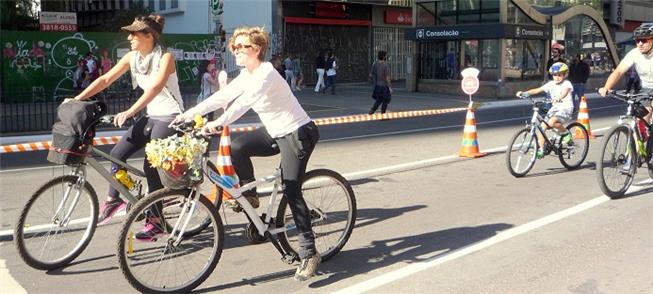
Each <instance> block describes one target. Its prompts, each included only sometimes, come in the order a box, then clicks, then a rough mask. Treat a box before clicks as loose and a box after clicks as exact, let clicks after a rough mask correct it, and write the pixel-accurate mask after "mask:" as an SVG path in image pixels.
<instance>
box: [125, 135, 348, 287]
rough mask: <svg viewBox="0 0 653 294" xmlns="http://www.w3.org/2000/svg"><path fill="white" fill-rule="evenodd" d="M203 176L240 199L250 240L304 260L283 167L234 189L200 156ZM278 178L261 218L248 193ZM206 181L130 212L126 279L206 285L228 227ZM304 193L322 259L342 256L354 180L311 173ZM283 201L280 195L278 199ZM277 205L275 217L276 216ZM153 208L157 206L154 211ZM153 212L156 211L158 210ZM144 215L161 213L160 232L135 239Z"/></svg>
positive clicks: (153, 196) (156, 195)
mask: <svg viewBox="0 0 653 294" xmlns="http://www.w3.org/2000/svg"><path fill="white" fill-rule="evenodd" d="M176 128H177V129H178V130H179V131H181V132H184V133H190V134H192V135H193V136H196V137H201V136H199V134H198V132H197V131H196V130H193V129H192V126H189V125H187V124H186V125H184V124H182V125H181V126H177V127H176ZM203 161H204V164H203V175H204V178H205V179H208V180H209V181H210V182H211V183H213V184H214V185H216V186H217V187H218V190H219V191H218V195H221V194H222V192H223V191H224V192H227V193H229V195H232V196H233V198H235V200H236V201H237V202H238V203H240V205H241V207H242V208H243V212H244V213H245V216H246V217H247V219H248V220H249V224H248V225H247V229H246V231H247V236H248V238H249V239H250V240H253V241H257V242H263V241H266V240H269V241H270V242H271V243H272V245H274V247H275V248H276V249H277V251H278V252H279V253H280V255H281V259H282V261H284V262H286V263H288V264H291V263H293V262H295V261H299V258H298V255H297V250H298V249H297V248H298V246H299V244H298V241H297V238H296V236H297V233H298V232H297V230H296V227H295V224H294V221H293V218H292V212H291V211H290V207H289V205H288V200H287V199H286V198H285V197H279V194H280V193H281V194H283V191H281V189H282V188H281V187H282V186H281V170H280V169H276V170H275V172H274V173H273V174H272V175H270V176H267V177H263V178H260V179H258V180H257V181H254V182H251V183H248V184H246V185H243V186H242V187H240V188H234V187H233V186H232V184H233V183H231V182H229V178H228V177H223V176H221V175H220V174H219V172H218V169H217V168H216V166H215V165H214V164H213V163H212V162H211V161H209V160H208V159H207V154H204V157H203ZM269 183H273V187H272V191H271V194H270V197H269V202H268V206H267V209H266V210H265V213H263V214H261V215H259V214H258V212H257V211H256V209H254V208H253V207H252V205H251V204H250V203H249V201H247V200H245V198H244V197H242V193H243V192H244V191H247V190H250V189H252V188H254V187H260V186H261V185H264V184H269ZM200 184H201V181H196V182H193V183H190V184H189V185H188V186H187V187H185V188H183V189H170V188H164V189H161V190H157V191H155V192H153V193H150V194H149V195H148V197H147V198H145V199H142V200H141V201H139V202H138V203H137V204H136V205H135V206H134V207H133V208H132V210H130V212H129V213H128V215H127V218H126V220H125V222H123V223H122V228H121V230H120V233H119V237H118V238H119V240H118V253H117V257H118V262H119V265H120V269H121V271H122V273H123V275H124V276H125V278H126V279H127V281H128V282H129V283H130V284H131V285H132V286H133V287H134V288H136V289H137V290H138V291H141V292H148V293H152V292H154V293H179V292H188V291H190V290H192V289H194V288H195V287H197V286H199V285H200V284H201V283H202V282H204V281H205V280H206V279H207V278H208V277H209V276H210V275H211V273H212V272H213V270H214V269H215V267H216V265H217V263H218V261H219V260H220V257H221V255H222V250H223V248H222V247H223V242H224V228H223V225H222V221H221V219H220V216H219V215H218V209H219V208H220V207H221V201H222V198H221V197H220V196H218V197H216V198H215V200H214V201H211V200H209V199H208V198H207V197H206V196H204V195H202V193H200ZM301 189H302V193H303V196H304V199H305V201H306V204H307V206H308V208H309V217H310V219H311V224H312V227H313V231H314V233H315V243H316V244H315V245H316V247H317V250H318V252H319V253H320V255H321V257H322V260H323V261H326V260H328V259H330V258H331V257H333V256H334V255H335V254H337V253H338V252H339V251H340V250H341V249H342V248H343V246H345V243H346V242H347V240H348V239H349V237H350V236H351V233H352V231H353V229H354V225H355V221H356V198H355V195H354V191H353V190H352V188H351V186H350V185H349V182H347V180H346V179H345V178H344V177H342V176H341V175H340V174H338V173H336V172H335V171H331V170H327V169H318V170H312V171H309V172H307V173H306V175H305V176H304V178H303V181H302V186H301ZM278 198H280V199H278ZM275 206H276V217H272V216H273V214H274V213H275V211H274V210H273V208H274V207H275ZM153 208H154V209H153ZM153 210H154V211H153ZM143 216H156V218H158V219H159V220H160V222H159V223H158V224H156V225H157V226H158V227H159V230H160V231H161V232H162V233H161V234H160V235H158V236H156V237H155V238H152V239H151V240H147V241H140V240H136V239H135V237H134V236H135V233H134V232H136V231H139V230H140V229H141V227H142V222H141V221H139V219H141V218H142V217H143Z"/></svg>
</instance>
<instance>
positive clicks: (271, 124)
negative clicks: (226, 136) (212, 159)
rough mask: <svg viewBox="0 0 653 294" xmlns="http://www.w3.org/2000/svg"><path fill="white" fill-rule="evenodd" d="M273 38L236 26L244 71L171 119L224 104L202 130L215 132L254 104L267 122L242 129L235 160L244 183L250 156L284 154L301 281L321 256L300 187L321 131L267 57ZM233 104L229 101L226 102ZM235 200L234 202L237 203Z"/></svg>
mask: <svg viewBox="0 0 653 294" xmlns="http://www.w3.org/2000/svg"><path fill="white" fill-rule="evenodd" d="M269 43H270V38H269V36H268V33H267V32H265V30H263V29H262V28H260V27H240V28H237V29H236V30H235V31H234V33H233V36H232V37H231V39H230V40H229V49H230V50H231V52H232V53H233V54H234V55H235V57H236V64H238V65H239V66H244V68H243V69H242V70H241V72H240V74H239V75H238V76H237V77H236V78H235V79H234V80H233V81H231V83H229V84H228V85H227V86H226V87H225V88H223V89H220V91H218V92H216V93H214V94H213V95H211V96H210V97H209V98H207V99H206V100H204V101H202V102H201V103H200V104H198V105H197V106H195V107H193V108H191V109H189V110H188V111H186V112H185V113H183V114H181V115H179V116H178V117H177V118H176V119H175V121H174V122H173V123H175V122H179V121H184V120H191V119H192V118H193V117H194V116H195V115H197V114H200V115H205V114H207V113H209V112H212V111H214V110H216V109H218V108H226V110H225V112H224V113H223V114H222V115H221V116H220V117H219V118H218V119H217V120H214V121H211V122H208V123H207V124H206V125H205V126H204V128H203V129H202V132H203V133H205V134H214V133H217V132H218V130H219V129H220V128H221V127H222V126H227V125H229V124H231V123H232V122H234V121H235V120H236V119H238V118H239V117H241V116H242V115H243V114H245V112H247V110H249V109H250V108H251V109H253V110H254V111H255V112H256V113H257V114H258V116H259V118H260V119H261V122H262V123H263V126H264V127H262V128H259V129H257V130H255V131H253V132H247V133H244V134H242V135H240V136H238V137H237V138H236V139H235V140H234V141H233V143H232V145H231V159H232V163H233V165H234V168H235V170H236V174H237V175H238V178H239V179H240V181H241V185H242V184H245V183H249V182H252V181H254V180H255V178H254V169H253V166H252V161H251V157H253V156H265V157H267V156H273V155H276V154H279V153H281V177H282V183H283V187H284V195H285V197H287V199H288V203H289V205H290V209H291V211H292V214H293V219H294V220H295V224H296V225H297V229H298V231H299V234H298V235H297V237H298V243H299V246H300V250H299V252H298V253H299V258H300V259H301V263H300V265H299V267H298V268H297V271H296V273H295V279H296V280H299V281H303V280H306V279H308V278H310V277H311V276H313V275H314V274H315V271H316V270H317V266H318V264H319V262H320V260H321V257H320V255H319V254H318V252H317V250H316V248H315V236H314V234H313V231H312V228H311V220H310V215H309V209H308V206H307V205H306V201H305V200H304V197H303V195H302V191H301V181H302V177H303V176H304V174H305V172H306V165H307V164H308V159H309V158H310V156H311V153H312V152H313V149H314V148H315V144H316V143H317V140H318V138H319V134H318V131H317V127H316V125H315V123H313V121H312V120H311V118H310V117H309V116H308V115H307V114H306V112H305V111H304V109H303V108H302V106H301V105H300V104H299V102H298V101H297V98H296V97H295V95H294V94H293V92H292V90H291V89H290V87H289V85H288V83H286V81H285V80H284V79H283V77H281V75H279V73H278V72H277V70H275V68H274V67H273V66H272V64H271V63H269V62H264V61H263V60H264V58H265V53H266V51H267V49H268V45H269ZM229 103H231V105H229V106H228V107H227V105H228V104H229ZM243 196H245V198H246V199H247V200H248V201H249V202H250V203H251V204H252V206H253V207H255V208H256V207H258V202H259V201H258V196H257V194H256V191H255V190H254V191H252V190H250V191H247V193H243ZM236 204H237V202H236V203H233V202H232V205H233V206H236V207H237V205H236ZM226 205H227V203H225V206H226Z"/></svg>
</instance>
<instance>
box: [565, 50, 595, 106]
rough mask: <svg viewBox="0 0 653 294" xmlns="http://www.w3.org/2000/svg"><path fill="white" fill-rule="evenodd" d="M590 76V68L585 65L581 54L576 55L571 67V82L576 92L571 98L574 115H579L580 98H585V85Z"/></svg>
mask: <svg viewBox="0 0 653 294" xmlns="http://www.w3.org/2000/svg"><path fill="white" fill-rule="evenodd" d="M589 76H590V66H589V64H587V63H585V62H584V61H583V59H582V56H581V55H580V54H576V55H575V56H574V59H573V61H572V63H571V66H570V67H569V81H570V82H571V85H572V86H573V88H574V90H573V92H572V94H571V97H572V99H573V102H574V113H578V105H579V103H580V97H583V96H585V83H587V78H589Z"/></svg>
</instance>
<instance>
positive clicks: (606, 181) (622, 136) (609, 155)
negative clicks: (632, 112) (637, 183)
mask: <svg viewBox="0 0 653 294" xmlns="http://www.w3.org/2000/svg"><path fill="white" fill-rule="evenodd" d="M600 156H601V157H600V158H599V160H598V161H597V163H596V171H597V174H596V175H597V180H598V182H599V187H601V191H603V193H604V194H605V195H608V197H610V198H612V199H615V198H619V197H622V196H623V195H624V194H625V193H626V190H628V188H629V187H630V185H631V184H632V183H633V179H634V178H635V170H636V169H637V154H636V152H635V142H633V139H632V131H631V130H630V129H629V128H628V127H626V126H623V125H620V126H616V127H614V128H612V129H611V130H610V132H608V134H607V135H606V136H605V139H604V140H603V144H602V146H601V155H600Z"/></svg>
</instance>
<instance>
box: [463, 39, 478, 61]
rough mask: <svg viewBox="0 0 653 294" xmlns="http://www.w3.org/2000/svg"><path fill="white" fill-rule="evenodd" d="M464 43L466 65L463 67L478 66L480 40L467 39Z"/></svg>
mask: <svg viewBox="0 0 653 294" xmlns="http://www.w3.org/2000/svg"><path fill="white" fill-rule="evenodd" d="M463 44H464V47H463V48H465V66H464V67H463V68H467V67H476V68H478V67H479V64H478V40H465V41H463Z"/></svg>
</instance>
